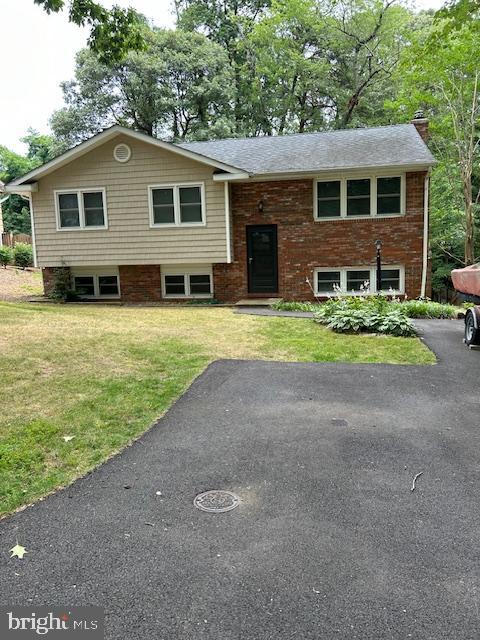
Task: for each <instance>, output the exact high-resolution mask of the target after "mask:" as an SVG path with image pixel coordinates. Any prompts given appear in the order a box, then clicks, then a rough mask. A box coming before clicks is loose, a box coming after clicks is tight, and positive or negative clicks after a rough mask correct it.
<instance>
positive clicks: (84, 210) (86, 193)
mask: <svg viewBox="0 0 480 640" xmlns="http://www.w3.org/2000/svg"><path fill="white" fill-rule="evenodd" d="M105 199H106V198H105V190H104V189H79V190H77V191H73V190H72V191H56V192H55V203H56V209H57V229H58V230H64V229H106V227H107V223H106V208H105Z"/></svg>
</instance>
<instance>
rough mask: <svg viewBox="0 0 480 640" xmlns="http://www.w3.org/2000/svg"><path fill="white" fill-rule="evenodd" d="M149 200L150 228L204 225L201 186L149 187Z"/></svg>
mask: <svg viewBox="0 0 480 640" xmlns="http://www.w3.org/2000/svg"><path fill="white" fill-rule="evenodd" d="M149 200H150V225H151V226H152V227H157V226H158V227H160V226H191V225H204V224H205V195H204V186H203V184H190V183H189V184H176V185H159V186H156V187H150V188H149Z"/></svg>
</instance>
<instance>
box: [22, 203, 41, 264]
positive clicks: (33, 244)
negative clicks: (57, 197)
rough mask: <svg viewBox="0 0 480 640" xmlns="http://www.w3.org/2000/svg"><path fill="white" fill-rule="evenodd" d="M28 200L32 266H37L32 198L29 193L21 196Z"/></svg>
mask: <svg viewBox="0 0 480 640" xmlns="http://www.w3.org/2000/svg"><path fill="white" fill-rule="evenodd" d="M22 197H24V198H26V199H27V200H28V204H29V206H30V226H31V227H32V249H33V266H34V267H38V262H37V244H36V241H35V221H34V219H33V199H32V194H31V193H29V194H28V195H27V196H22Z"/></svg>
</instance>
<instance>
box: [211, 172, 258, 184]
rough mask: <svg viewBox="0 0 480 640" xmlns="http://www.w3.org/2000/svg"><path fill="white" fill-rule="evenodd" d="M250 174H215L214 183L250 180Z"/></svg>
mask: <svg viewBox="0 0 480 640" xmlns="http://www.w3.org/2000/svg"><path fill="white" fill-rule="evenodd" d="M248 178H250V174H249V173H214V174H213V180H214V182H227V181H229V182H231V181H232V180H248Z"/></svg>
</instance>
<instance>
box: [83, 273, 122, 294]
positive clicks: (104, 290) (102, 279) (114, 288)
mask: <svg viewBox="0 0 480 640" xmlns="http://www.w3.org/2000/svg"><path fill="white" fill-rule="evenodd" d="M73 288H74V290H75V292H76V293H77V294H78V295H79V296H81V297H82V298H118V297H119V295H120V287H119V281H118V275H97V274H92V275H78V276H77V275H74V276H73Z"/></svg>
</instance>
